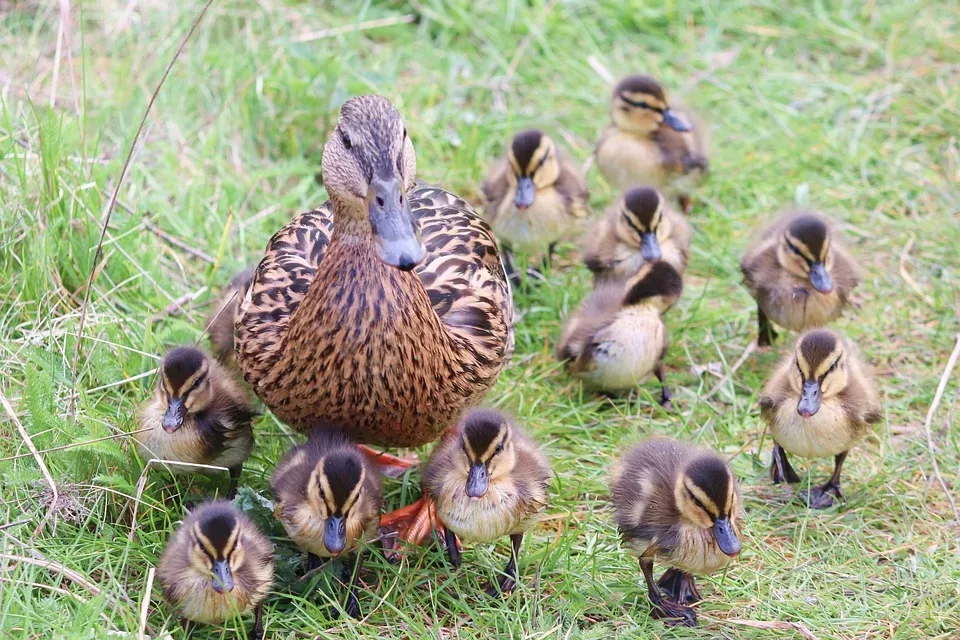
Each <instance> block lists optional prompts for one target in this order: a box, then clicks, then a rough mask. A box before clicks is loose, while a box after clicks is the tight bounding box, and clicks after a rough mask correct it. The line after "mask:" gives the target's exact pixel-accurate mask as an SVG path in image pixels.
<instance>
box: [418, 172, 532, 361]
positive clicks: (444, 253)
mask: <svg viewBox="0 0 960 640" xmlns="http://www.w3.org/2000/svg"><path fill="white" fill-rule="evenodd" d="M410 206H411V208H412V209H413V212H414V215H416V217H417V219H418V221H419V222H420V231H421V234H422V237H423V243H424V245H425V246H426V248H427V256H426V258H425V259H424V261H423V262H422V263H420V265H419V266H418V267H417V269H416V272H417V274H418V275H419V276H420V279H421V280H422V281H423V286H424V287H425V288H426V290H427V294H428V295H429V296H430V302H431V304H432V305H433V309H434V311H436V313H437V315H438V316H439V317H440V320H441V321H442V322H443V324H444V325H445V326H446V327H447V328H448V329H449V330H450V331H451V333H452V334H453V335H454V337H455V338H459V339H460V340H461V343H462V344H464V345H467V346H468V347H469V348H470V349H471V351H474V352H475V355H476V357H477V364H478V365H479V366H482V367H495V368H497V370H498V371H499V368H500V367H501V365H502V364H503V362H504V360H505V358H509V357H510V356H511V355H512V353H513V345H514V341H513V294H512V292H511V290H510V282H509V280H508V279H507V276H506V272H505V271H504V268H503V264H502V263H501V261H500V254H499V252H498V251H497V243H496V240H494V237H493V232H492V231H491V230H490V226H489V225H488V224H487V223H486V222H485V221H484V220H483V218H481V217H480V215H479V214H478V213H476V212H475V211H474V210H473V208H472V207H471V206H470V205H469V204H468V203H467V202H466V201H465V200H463V199H461V198H459V197H457V196H455V195H453V194H452V193H449V192H448V191H444V190H443V189H439V188H437V187H418V188H416V189H414V190H413V191H412V192H411V193H410Z"/></svg>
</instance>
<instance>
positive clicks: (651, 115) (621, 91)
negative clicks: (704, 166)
mask: <svg viewBox="0 0 960 640" xmlns="http://www.w3.org/2000/svg"><path fill="white" fill-rule="evenodd" d="M610 117H611V119H612V120H613V124H614V125H616V127H617V128H618V129H620V130H622V131H629V132H632V133H637V134H641V135H650V134H652V133H654V132H655V131H656V130H657V129H659V128H660V126H661V125H666V126H668V127H670V128H671V129H674V130H676V131H690V124H689V123H687V122H686V121H685V120H684V119H683V118H681V117H680V116H679V115H677V113H676V112H674V111H671V110H670V105H669V104H668V102H667V97H666V95H665V94H664V92H663V87H661V86H660V83H659V82H657V81H656V80H654V79H653V78H651V77H650V76H647V75H642V74H638V75H633V76H627V77H626V78H624V79H623V80H621V81H620V82H618V83H617V86H616V87H614V89H613V99H612V102H611V105H610Z"/></svg>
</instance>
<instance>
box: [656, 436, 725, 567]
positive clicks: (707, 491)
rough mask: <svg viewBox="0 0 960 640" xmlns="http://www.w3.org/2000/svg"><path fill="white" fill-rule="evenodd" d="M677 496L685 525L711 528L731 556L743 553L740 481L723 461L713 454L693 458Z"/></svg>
mask: <svg viewBox="0 0 960 640" xmlns="http://www.w3.org/2000/svg"><path fill="white" fill-rule="evenodd" d="M673 494H674V500H675V502H676V507H677V511H678V512H679V513H680V517H681V518H682V519H683V521H684V522H686V523H687V524H688V525H691V526H694V527H699V528H702V529H710V530H711V531H712V532H713V537H714V539H715V540H716V541H717V546H718V547H720V550H721V551H722V552H724V553H725V554H727V555H728V556H730V557H734V556H736V555H738V554H739V553H740V549H741V544H740V539H739V538H738V537H737V531H736V527H735V526H734V522H735V520H736V519H737V517H738V510H739V508H740V506H739V500H740V498H739V496H738V495H737V481H736V478H734V476H733V472H732V471H730V467H728V466H727V465H726V463H724V461H723V460H721V459H720V458H719V457H718V456H716V455H714V454H712V453H702V454H700V455H698V456H697V457H695V458H693V459H692V460H691V461H690V462H689V463H688V464H687V466H686V467H685V468H684V469H683V471H682V472H681V473H680V475H679V477H678V478H677V482H676V485H675V486H674V492H673Z"/></svg>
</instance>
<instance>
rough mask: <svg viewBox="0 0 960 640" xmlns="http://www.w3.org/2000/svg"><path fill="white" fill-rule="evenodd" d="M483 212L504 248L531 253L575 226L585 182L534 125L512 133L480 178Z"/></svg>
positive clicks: (582, 209) (583, 211)
mask: <svg viewBox="0 0 960 640" xmlns="http://www.w3.org/2000/svg"><path fill="white" fill-rule="evenodd" d="M482 189H483V195H484V199H485V203H484V210H485V214H484V217H485V218H486V219H487V221H488V222H489V223H490V225H491V226H492V227H493V230H494V233H496V236H497V239H498V240H499V241H500V242H501V243H502V244H503V246H504V247H505V248H509V249H508V250H507V251H505V255H504V257H505V259H506V260H507V262H508V267H507V270H508V271H511V272H512V273H513V274H515V271H514V270H513V263H512V257H511V255H510V252H511V251H513V250H517V251H520V252H521V253H523V254H525V255H535V254H537V253H539V252H542V251H543V250H544V248H546V249H547V261H548V262H549V261H550V259H551V258H552V255H553V250H554V247H555V245H556V243H557V242H559V241H560V240H563V239H564V238H567V237H569V236H570V235H571V234H572V233H573V232H575V231H576V230H577V229H578V227H579V226H580V224H581V223H582V221H583V220H584V218H586V216H587V214H588V208H587V183H586V181H585V180H584V178H583V174H582V173H581V171H580V168H579V167H578V166H577V165H576V164H575V163H574V162H573V160H572V159H571V158H570V157H568V156H567V155H566V154H565V153H564V152H563V151H561V150H560V149H559V148H558V147H557V145H556V144H555V143H554V142H553V140H552V139H551V138H550V137H549V136H547V135H545V134H544V133H543V132H542V131H539V130H537V129H530V130H527V131H523V132H521V133H519V134H517V135H516V136H515V137H514V138H513V140H511V142H510V146H509V148H508V149H507V157H506V158H504V159H503V160H501V161H500V162H499V163H497V165H496V166H494V168H493V169H492V170H491V171H490V173H489V175H488V176H487V178H486V180H484V182H483V186H482Z"/></svg>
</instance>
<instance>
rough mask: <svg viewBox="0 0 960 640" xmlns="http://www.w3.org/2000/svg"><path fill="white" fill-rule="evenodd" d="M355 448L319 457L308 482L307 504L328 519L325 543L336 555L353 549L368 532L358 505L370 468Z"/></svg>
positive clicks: (331, 552) (332, 553) (328, 549)
mask: <svg viewBox="0 0 960 640" xmlns="http://www.w3.org/2000/svg"><path fill="white" fill-rule="evenodd" d="M358 455H359V454H357V453H355V452H352V451H337V452H334V453H331V454H330V455H327V456H325V457H323V458H321V459H320V460H319V462H318V463H317V466H316V468H315V469H314V470H313V474H312V475H311V477H310V481H309V484H308V485H307V503H308V504H309V505H310V506H311V507H312V509H313V511H314V513H316V514H318V515H319V516H320V518H321V519H322V520H324V521H325V524H324V530H323V545H324V546H325V547H326V549H327V551H328V552H329V553H330V555H332V556H337V555H339V554H340V553H342V552H343V551H344V549H348V548H350V549H352V548H353V547H354V546H355V542H356V540H357V538H359V537H360V536H361V535H362V534H363V531H364V528H365V524H366V523H365V522H364V518H363V514H362V513H360V512H359V511H360V510H359V509H356V508H355V507H357V506H358V504H359V501H360V497H361V494H362V493H363V486H364V480H365V479H366V473H367V471H366V468H365V467H364V466H363V463H362V462H361V461H360V460H358V459H357V456H358Z"/></svg>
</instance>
